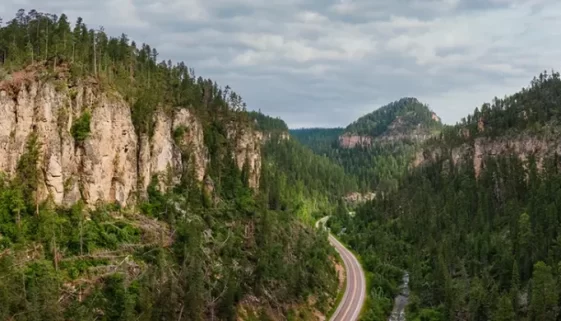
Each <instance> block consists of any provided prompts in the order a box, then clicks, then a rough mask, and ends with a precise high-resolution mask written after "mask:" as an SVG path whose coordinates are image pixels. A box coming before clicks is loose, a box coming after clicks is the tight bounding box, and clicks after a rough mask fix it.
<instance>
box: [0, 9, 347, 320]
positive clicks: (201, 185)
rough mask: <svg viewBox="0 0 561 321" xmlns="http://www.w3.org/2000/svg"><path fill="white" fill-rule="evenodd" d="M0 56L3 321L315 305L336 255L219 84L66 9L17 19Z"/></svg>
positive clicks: (274, 313)
mask: <svg viewBox="0 0 561 321" xmlns="http://www.w3.org/2000/svg"><path fill="white" fill-rule="evenodd" d="M29 30H33V32H29ZM93 43H95V46H92V44H93ZM94 48H96V49H95V51H94ZM0 52H1V56H0V111H1V114H2V118H1V119H0V172H2V173H0V284H1V286H0V319H1V320H99V319H103V320H206V319H209V320H216V319H220V320H235V319H237V318H244V319H265V318H272V319H279V318H280V319H282V318H286V317H287V316H288V315H296V316H298V317H296V319H298V318H304V319H310V318H311V317H312V316H316V315H318V314H321V312H324V313H325V312H326V311H328V309H329V308H330V304H332V303H333V302H332V300H331V298H332V297H333V293H334V291H335V289H336V286H337V284H336V283H337V277H336V274H335V273H336V272H335V269H334V267H333V264H332V260H333V254H334V252H333V250H332V249H331V247H330V246H329V244H328V242H327V237H326V235H323V234H317V232H316V230H314V229H313V228H311V227H310V226H308V225H306V224H304V223H303V222H302V220H300V216H303V215H302V212H303V211H302V209H301V206H300V205H301V203H297V202H293V203H290V204H288V201H287V198H288V197H289V196H291V195H292V194H291V193H293V190H294V189H293V186H291V185H287V184H286V182H287V179H286V176H287V175H289V173H287V172H285V168H282V167H281V166H285V164H291V163H289V162H288V160H283V159H279V160H278V163H279V165H278V169H275V170H272V169H271V166H272V165H271V164H270V163H271V162H270V161H269V160H268V159H269V157H270V156H269V155H268V153H264V152H263V144H266V143H267V142H270V141H271V137H270V135H269V133H268V132H266V128H265V127H266V126H265V125H263V124H261V123H260V122H259V121H257V123H256V122H255V119H254V118H253V115H252V114H250V113H247V112H246V111H245V104H244V102H243V100H242V99H241V97H240V96H239V95H238V94H236V93H235V92H233V91H232V90H231V89H230V88H229V87H228V86H226V87H224V88H221V87H219V86H218V85H217V84H216V83H215V82H213V81H212V80H210V79H203V78H202V77H196V76H195V74H194V71H193V70H192V69H189V68H187V67H186V66H185V64H183V63H179V64H176V65H173V64H172V63H171V62H169V61H168V62H164V61H162V62H157V61H156V59H157V55H158V53H157V51H156V49H155V48H151V47H150V46H149V45H146V44H143V45H142V46H141V48H138V47H137V46H136V44H135V43H134V42H131V41H130V40H129V39H128V38H127V37H126V35H122V36H121V37H119V38H113V37H109V36H108V35H107V34H105V33H104V32H103V31H97V32H94V30H90V29H88V28H87V26H86V25H85V24H84V22H83V21H82V20H81V19H78V21H77V23H76V25H75V26H74V28H71V27H70V24H69V23H68V21H67V18H66V16H65V15H61V16H60V17H58V16H55V15H48V14H42V13H38V12H36V11H31V12H29V13H25V11H23V10H22V11H20V12H18V14H17V15H16V18H14V19H13V20H12V21H10V22H9V23H8V24H7V25H6V26H1V27H0ZM275 124H276V125H278V124H279V123H278V122H274V121H273V122H272V123H271V125H268V126H276V125H275ZM280 126H281V127H282V124H280ZM284 127H286V126H285V125H284ZM277 129H278V130H279V131H280V132H281V134H280V135H282V131H283V130H284V128H280V127H278V128H277ZM284 134H285V136H286V132H285V133H284ZM312 162H313V161H312ZM307 166H309V167H310V168H317V167H318V166H316V165H314V164H313V163H312V164H309V165H307ZM327 166H329V165H327ZM286 170H288V169H286ZM271 173H273V174H271ZM312 174H313V175H315V173H312ZM290 175H292V174H290ZM315 179H316V180H321V179H322V178H320V177H317V176H316V177H315ZM289 182H290V183H292V181H289ZM337 183H338V182H337ZM326 184H329V185H330V186H331V184H333V183H332V182H329V183H326ZM272 186H274V189H273V188H272ZM318 186H321V183H318ZM318 188H319V187H318ZM302 190H304V189H302ZM309 193H315V192H314V191H310V192H309ZM278 195H281V196H282V197H280V201H279V202H272V201H270V200H271V199H273V200H276V199H279V197H278ZM287 195H288V196H287ZM308 195H310V194H306V195H304V196H305V197H308ZM312 195H321V196H322V197H323V198H324V199H326V198H328V197H329V194H328V192H323V193H321V194H320V193H319V192H317V193H315V194H312ZM279 204H280V205H279ZM293 204H294V205H293ZM310 258H313V260H310Z"/></svg>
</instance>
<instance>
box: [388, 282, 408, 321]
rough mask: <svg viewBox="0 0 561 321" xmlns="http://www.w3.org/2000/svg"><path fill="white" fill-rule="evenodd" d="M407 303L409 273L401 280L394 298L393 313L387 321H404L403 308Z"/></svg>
mask: <svg viewBox="0 0 561 321" xmlns="http://www.w3.org/2000/svg"><path fill="white" fill-rule="evenodd" d="M408 301H409V273H407V272H406V273H405V274H404V275H403V278H402V283H401V286H400V287H399V294H398V296H396V297H395V301H394V304H393V311H392V314H391V315H390V318H389V319H388V321H405V307H406V306H407V303H408Z"/></svg>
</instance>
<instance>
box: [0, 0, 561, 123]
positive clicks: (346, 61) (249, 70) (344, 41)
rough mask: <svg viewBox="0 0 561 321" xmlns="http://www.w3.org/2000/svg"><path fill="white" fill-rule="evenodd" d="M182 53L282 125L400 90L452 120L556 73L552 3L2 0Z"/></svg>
mask: <svg viewBox="0 0 561 321" xmlns="http://www.w3.org/2000/svg"><path fill="white" fill-rule="evenodd" d="M20 7H23V8H25V9H27V10H30V9H37V10H39V11H43V12H51V13H58V14H60V13H62V12H65V13H66V14H67V15H68V16H69V17H70V19H76V18H77V17H78V16H81V17H83V18H84V20H85V22H86V23H87V24H88V25H89V26H90V27H98V26H100V25H103V26H104V27H105V29H106V31H107V32H108V33H110V34H112V35H115V36H118V35H120V34H121V33H123V32H124V33H126V34H128V35H129V37H130V38H132V39H133V40H135V41H136V42H137V43H148V44H150V45H151V46H153V47H156V48H157V49H158V51H159V53H160V56H159V57H161V58H162V59H166V60H167V59H172V60H174V61H179V60H183V61H185V62H186V64H187V65H189V66H190V67H193V68H195V70H196V72H197V74H198V75H202V76H204V77H211V78H213V79H214V80H216V81H217V82H218V83H219V84H222V85H224V86H225V85H230V86H231V87H232V88H234V90H236V91H237V92H238V93H239V94H240V95H241V96H242V97H244V99H245V100H246V102H247V104H248V106H249V108H252V109H261V110H262V111H263V112H265V113H268V114H270V115H273V116H280V117H282V118H283V119H285V120H286V121H287V122H288V124H289V125H290V126H291V127H302V126H345V125H347V124H348V123H350V122H352V121H353V120H354V119H355V118H357V117H358V116H360V115H362V114H364V113H367V112H370V111H372V110H374V109H376V108H378V107H380V106H381V105H384V104H386V103H389V102H391V101H394V100H397V99H399V98H401V97H403V96H416V97H418V98H419V99H421V100H422V101H423V102H425V103H427V104H429V106H431V108H432V109H433V110H435V111H436V112H437V113H438V114H439V115H441V116H442V119H443V120H444V121H445V122H448V123H453V122H456V121H458V120H460V119H461V117H464V116H466V115H467V114H468V113H470V112H472V111H473V109H474V108H475V107H476V106H480V105H481V104H482V103H483V102H485V101H491V99H492V98H493V97H495V96H498V97H502V96H504V95H505V94H512V93H514V92H516V91H517V90H519V89H520V88H522V87H523V86H525V85H527V84H528V83H529V82H530V80H531V79H532V78H533V77H534V76H535V75H537V74H538V73H539V72H541V71H543V70H550V69H552V68H553V69H558V68H559V66H558V60H559V59H558V58H559V57H560V56H561V43H559V41H558V39H559V37H558V36H559V34H560V33H561V32H560V31H559V30H561V20H560V19H558V17H559V16H560V15H561V3H560V2H559V1H557V0H395V1H382V0H326V1H320V0H314V1H305V0H213V1H206V0H156V1H152V0H98V1H95V2H92V1H87V0H51V1H39V0H4V1H2V3H1V4H0V16H2V17H3V18H4V20H5V21H6V20H8V19H9V18H11V17H12V16H13V15H14V14H15V12H16V11H17V10H18V9H19V8H20Z"/></svg>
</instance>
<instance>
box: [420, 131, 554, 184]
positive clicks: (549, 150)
mask: <svg viewBox="0 0 561 321" xmlns="http://www.w3.org/2000/svg"><path fill="white" fill-rule="evenodd" d="M555 137H558V138H555ZM555 153H558V154H561V138H559V136H557V135H551V136H550V137H549V138H545V137H540V136H536V135H529V134H520V135H518V136H515V137H499V138H494V139H492V138H487V137H479V138H476V139H474V140H473V141H472V142H470V143H464V144H462V145H460V146H457V147H455V148H452V149H451V150H446V151H445V150H444V149H443V148H440V147H434V146H429V147H428V148H425V149H424V150H422V151H419V152H417V153H416V155H415V159H414V160H413V162H412V165H413V166H414V167H418V166H422V165H424V164H427V163H429V162H434V161H437V160H438V159H439V158H446V159H452V163H453V164H454V165H456V164H459V163H461V162H466V161H468V162H470V163H472V164H473V169H474V172H475V175H476V176H479V174H480V173H481V169H482V168H483V166H484V160H485V158H487V157H497V156H506V155H515V156H517V157H518V159H520V160H521V161H526V160H527V159H528V157H529V156H530V155H534V156H535V157H536V163H537V166H538V169H539V168H541V164H542V162H543V159H544V158H545V157H548V156H551V155H553V154H555Z"/></svg>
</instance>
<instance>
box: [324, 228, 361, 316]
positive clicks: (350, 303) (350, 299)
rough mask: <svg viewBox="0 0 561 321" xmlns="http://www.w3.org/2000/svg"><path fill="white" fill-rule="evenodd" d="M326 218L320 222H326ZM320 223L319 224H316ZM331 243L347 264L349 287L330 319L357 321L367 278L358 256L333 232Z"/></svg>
mask: <svg viewBox="0 0 561 321" xmlns="http://www.w3.org/2000/svg"><path fill="white" fill-rule="evenodd" d="M326 220H327V218H324V219H322V220H320V221H318V223H320V222H321V223H325V221H326ZM316 225H318V224H316ZM329 243H331V245H332V246H333V247H334V248H335V250H336V251H337V252H338V253H339V255H340V256H341V259H342V260H343V264H344V265H345V271H346V278H347V287H346V288H345V294H344V295H343V299H342V300H341V302H340V303H339V306H338V307H337V310H335V313H333V315H332V316H331V319H329V320H330V321H356V320H358V317H359V316H360V311H361V310H362V306H363V305H364V300H365V298H366V279H365V278H364V271H363V270H362V267H361V266H360V263H359V262H358V260H357V259H356V257H355V256H354V255H353V253H351V252H350V251H349V250H347V248H345V246H343V244H341V242H339V241H338V240H337V239H336V238H335V237H334V236H333V235H331V233H330V234H329Z"/></svg>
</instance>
